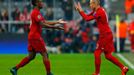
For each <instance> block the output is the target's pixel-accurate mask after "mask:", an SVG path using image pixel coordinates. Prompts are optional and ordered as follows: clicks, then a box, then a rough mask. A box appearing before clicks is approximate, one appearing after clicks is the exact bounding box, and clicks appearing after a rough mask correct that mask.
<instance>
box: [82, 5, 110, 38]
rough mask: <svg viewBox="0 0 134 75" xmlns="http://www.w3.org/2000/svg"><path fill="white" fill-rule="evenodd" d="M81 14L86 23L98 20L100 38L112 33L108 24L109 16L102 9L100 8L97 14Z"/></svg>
mask: <svg viewBox="0 0 134 75" xmlns="http://www.w3.org/2000/svg"><path fill="white" fill-rule="evenodd" d="M80 14H81V16H82V17H83V19H85V20H86V21H90V20H93V19H95V20H96V22H97V26H98V29H99V32H100V36H103V35H104V34H106V33H109V32H110V33H111V29H110V27H109V24H108V17H107V14H106V12H105V10H104V9H103V8H102V7H100V8H98V9H97V11H96V12H91V13H90V14H89V15H86V14H85V13H84V12H83V11H82V12H80Z"/></svg>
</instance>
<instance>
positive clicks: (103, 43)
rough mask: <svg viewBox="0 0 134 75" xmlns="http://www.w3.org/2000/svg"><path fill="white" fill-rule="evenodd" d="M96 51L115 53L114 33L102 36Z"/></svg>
mask: <svg viewBox="0 0 134 75" xmlns="http://www.w3.org/2000/svg"><path fill="white" fill-rule="evenodd" d="M96 50H102V51H103V52H104V53H112V52H114V51H115V48H114V42H113V35H112V33H108V34H106V35H104V36H100V38H99V40H98V42H97V47H96Z"/></svg>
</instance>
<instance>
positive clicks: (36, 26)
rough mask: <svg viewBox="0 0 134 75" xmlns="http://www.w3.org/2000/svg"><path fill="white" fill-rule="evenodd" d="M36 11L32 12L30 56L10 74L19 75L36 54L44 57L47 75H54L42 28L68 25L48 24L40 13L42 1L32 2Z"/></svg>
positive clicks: (29, 36) (60, 22)
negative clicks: (19, 71)
mask: <svg viewBox="0 0 134 75" xmlns="http://www.w3.org/2000/svg"><path fill="white" fill-rule="evenodd" d="M31 2H32V5H33V6H34V9H33V10H32V12H31V25H30V27H29V28H30V32H29V34H28V52H29V55H28V56H27V57H25V58H24V59H23V60H22V61H21V62H20V63H19V64H17V65H16V66H15V67H13V68H12V69H11V70H10V72H11V73H12V75H17V71H18V70H19V69H20V68H21V67H23V66H25V65H26V64H28V63H29V62H30V61H31V60H33V59H34V58H35V56H36V53H40V54H41V55H42V57H43V63H44V66H45V68H46V73H47V75H53V74H52V73H51V69H50V61H49V58H48V54H47V50H46V47H45V43H44V41H43V38H42V37H41V33H42V27H47V28H55V29H64V28H63V27H61V26H54V25H55V24H64V23H66V22H65V21H63V20H59V21H55V22H48V21H46V20H45V19H44V18H43V16H42V15H41V13H40V9H42V8H43V1H42V0H31Z"/></svg>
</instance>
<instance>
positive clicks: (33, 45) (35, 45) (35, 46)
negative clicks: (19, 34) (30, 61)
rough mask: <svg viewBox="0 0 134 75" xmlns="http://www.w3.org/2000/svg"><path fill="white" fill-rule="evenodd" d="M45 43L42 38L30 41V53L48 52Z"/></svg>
mask: <svg viewBox="0 0 134 75" xmlns="http://www.w3.org/2000/svg"><path fill="white" fill-rule="evenodd" d="M45 46H46V45H45V42H44V40H43V39H42V38H39V39H28V51H29V52H31V51H35V52H46V47H45Z"/></svg>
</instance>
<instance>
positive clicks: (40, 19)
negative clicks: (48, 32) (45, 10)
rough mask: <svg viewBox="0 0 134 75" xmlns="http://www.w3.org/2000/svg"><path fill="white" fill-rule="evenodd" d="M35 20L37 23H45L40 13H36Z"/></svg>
mask: <svg viewBox="0 0 134 75" xmlns="http://www.w3.org/2000/svg"><path fill="white" fill-rule="evenodd" d="M34 19H35V21H36V22H43V21H45V19H44V17H43V16H42V15H41V14H40V13H35V15H34Z"/></svg>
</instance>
